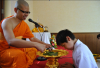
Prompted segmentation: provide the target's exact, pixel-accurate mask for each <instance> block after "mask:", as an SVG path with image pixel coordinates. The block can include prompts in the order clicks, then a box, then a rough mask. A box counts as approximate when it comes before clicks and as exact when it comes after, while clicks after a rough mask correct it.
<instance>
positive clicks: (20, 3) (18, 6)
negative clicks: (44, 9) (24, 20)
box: [15, 0, 29, 8]
mask: <svg viewBox="0 0 100 68" xmlns="http://www.w3.org/2000/svg"><path fill="white" fill-rule="evenodd" d="M22 5H24V6H27V7H29V5H28V3H27V2H26V1H25V0H18V1H17V2H16V3H15V8H22Z"/></svg>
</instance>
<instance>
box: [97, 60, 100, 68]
mask: <svg viewBox="0 0 100 68" xmlns="http://www.w3.org/2000/svg"><path fill="white" fill-rule="evenodd" d="M97 65H98V68H100V59H97Z"/></svg>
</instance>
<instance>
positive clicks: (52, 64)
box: [37, 49, 68, 68]
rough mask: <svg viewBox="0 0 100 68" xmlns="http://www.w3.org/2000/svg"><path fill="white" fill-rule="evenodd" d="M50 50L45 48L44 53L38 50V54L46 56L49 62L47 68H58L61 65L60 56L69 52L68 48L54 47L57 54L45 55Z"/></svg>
mask: <svg viewBox="0 0 100 68" xmlns="http://www.w3.org/2000/svg"><path fill="white" fill-rule="evenodd" d="M46 52H49V51H48V50H45V51H44V52H43V53H42V52H40V51H38V52H37V55H39V56H41V57H45V58H47V63H46V66H45V68H57V67H58V66H59V63H58V62H57V61H58V58H60V57H62V56H65V55H67V54H68V51H66V50H62V49H54V50H52V52H54V53H56V52H57V55H51V56H50V55H44V53H46Z"/></svg>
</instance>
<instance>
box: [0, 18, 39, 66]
mask: <svg viewBox="0 0 100 68" xmlns="http://www.w3.org/2000/svg"><path fill="white" fill-rule="evenodd" d="M10 17H12V16H10ZM10 17H7V18H10ZM5 19H6V18H5ZM2 21H3V20H2ZM2 21H1V22H0V66H1V67H2V68H28V67H29V66H30V65H32V63H33V61H34V59H35V58H36V52H37V49H36V48H16V47H12V46H9V45H8V43H7V41H6V40H5V37H4V35H3V30H2V28H1V24H2ZM13 33H14V35H15V37H16V38H32V37H34V35H33V34H32V32H31V31H30V29H29V26H28V25H27V23H26V22H25V21H22V22H20V23H19V24H18V25H17V26H16V27H15V28H14V30H13Z"/></svg>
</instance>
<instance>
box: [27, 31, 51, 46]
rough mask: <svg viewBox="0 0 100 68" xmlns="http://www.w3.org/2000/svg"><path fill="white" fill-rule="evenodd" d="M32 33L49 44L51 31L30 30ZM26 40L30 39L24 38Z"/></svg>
mask: <svg viewBox="0 0 100 68" xmlns="http://www.w3.org/2000/svg"><path fill="white" fill-rule="evenodd" d="M32 33H33V35H34V36H35V37H36V38H38V39H39V40H41V41H43V42H45V43H48V44H50V38H51V33H50V32H40V33H39V32H32ZM26 41H30V40H29V38H26Z"/></svg>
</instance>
